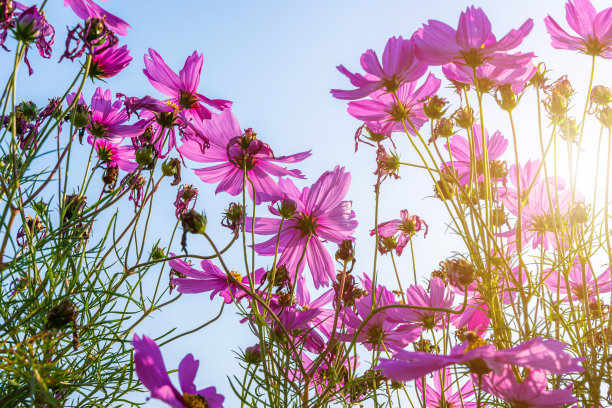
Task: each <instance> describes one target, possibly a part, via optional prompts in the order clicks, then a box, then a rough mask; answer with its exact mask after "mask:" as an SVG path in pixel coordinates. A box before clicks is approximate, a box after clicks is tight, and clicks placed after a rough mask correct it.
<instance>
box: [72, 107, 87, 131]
mask: <svg viewBox="0 0 612 408" xmlns="http://www.w3.org/2000/svg"><path fill="white" fill-rule="evenodd" d="M70 121H71V122H72V126H74V127H75V128H77V129H80V128H83V127H85V126H87V125H89V123H90V122H91V118H90V113H89V109H87V107H86V106H83V105H81V104H77V106H76V107H75V108H74V109H73V110H72V113H71V114H70Z"/></svg>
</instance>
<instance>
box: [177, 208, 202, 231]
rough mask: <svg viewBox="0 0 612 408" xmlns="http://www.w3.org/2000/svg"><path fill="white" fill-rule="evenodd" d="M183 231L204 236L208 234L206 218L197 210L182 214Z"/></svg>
mask: <svg viewBox="0 0 612 408" xmlns="http://www.w3.org/2000/svg"><path fill="white" fill-rule="evenodd" d="M181 222H182V224H183V230H185V231H187V232H190V233H192V234H204V233H205V232H206V216H205V215H203V214H200V213H199V212H197V211H196V210H189V211H185V212H184V213H183V214H181Z"/></svg>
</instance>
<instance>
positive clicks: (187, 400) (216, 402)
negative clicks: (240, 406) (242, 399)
mask: <svg viewBox="0 0 612 408" xmlns="http://www.w3.org/2000/svg"><path fill="white" fill-rule="evenodd" d="M132 345H133V346H134V366H135V368H136V374H137V375H138V379H139V380H140V382H141V383H142V385H144V386H145V387H147V388H148V389H149V391H151V398H156V399H158V400H162V401H164V402H165V403H166V404H168V405H170V406H171V407H173V408H190V407H193V406H195V405H194V403H199V404H200V406H204V407H208V408H223V401H224V400H225V397H224V396H223V395H220V394H217V390H216V389H215V387H208V388H204V389H201V390H198V389H197V388H196V386H195V384H194V380H195V377H196V374H197V371H198V367H199V365H200V362H199V361H198V360H195V359H194V358H193V355H191V354H187V355H186V356H185V357H184V358H183V360H181V362H180V364H179V367H178V377H179V383H180V384H181V391H183V392H182V393H181V392H179V390H177V389H176V388H175V387H174V385H172V382H171V381H170V377H169V376H168V373H167V371H166V365H165V364H164V359H163V357H162V355H161V351H159V346H158V345H157V344H156V343H155V341H153V339H151V338H149V337H147V336H142V338H140V337H138V335H134V340H133V341H132Z"/></svg>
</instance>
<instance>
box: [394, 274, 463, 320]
mask: <svg viewBox="0 0 612 408" xmlns="http://www.w3.org/2000/svg"><path fill="white" fill-rule="evenodd" d="M454 299H455V292H453V290H452V289H451V288H449V287H447V286H446V284H445V283H444V281H443V280H442V279H440V278H438V277H434V278H431V280H430V281H429V293H427V291H425V289H424V288H423V287H422V286H421V285H410V287H409V288H408V289H406V304H407V305H413V306H423V307H440V308H444V309H449V308H450V307H451V306H452V305H453V300H454ZM445 316H446V313H444V312H436V311H433V310H417V309H400V308H398V309H391V310H389V317H390V320H392V321H394V322H399V323H411V324H418V325H419V326H421V327H422V328H423V329H426V330H428V329H433V328H435V327H438V328H441V327H447V325H448V322H446V321H444V318H445Z"/></svg>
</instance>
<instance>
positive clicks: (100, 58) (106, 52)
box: [89, 44, 132, 79]
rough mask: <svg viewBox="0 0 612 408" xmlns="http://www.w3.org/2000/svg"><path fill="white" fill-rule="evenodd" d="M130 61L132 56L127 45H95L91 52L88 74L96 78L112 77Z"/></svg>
mask: <svg viewBox="0 0 612 408" xmlns="http://www.w3.org/2000/svg"><path fill="white" fill-rule="evenodd" d="M130 62H132V57H131V56H130V50H128V49H127V45H124V46H123V47H121V48H119V47H117V45H116V44H115V45H113V46H112V47H105V46H103V47H96V48H95V49H94V51H93V54H92V60H91V68H90V69H89V75H91V76H92V77H93V78H98V79H101V78H110V77H114V76H115V75H117V74H118V73H120V72H121V71H123V69H124V68H125V67H127V66H128V65H130Z"/></svg>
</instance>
